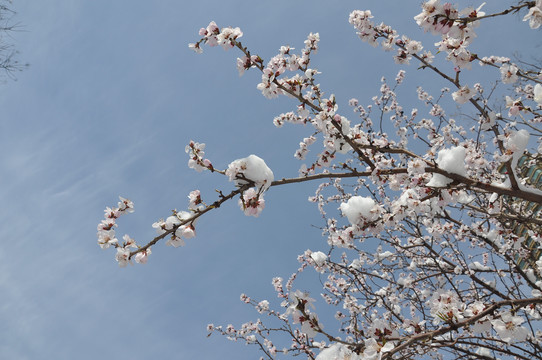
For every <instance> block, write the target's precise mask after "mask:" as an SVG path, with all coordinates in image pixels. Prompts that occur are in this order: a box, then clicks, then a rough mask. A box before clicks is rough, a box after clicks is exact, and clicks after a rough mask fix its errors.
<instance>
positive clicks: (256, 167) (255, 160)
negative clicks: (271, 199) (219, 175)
mask: <svg viewBox="0 0 542 360" xmlns="http://www.w3.org/2000/svg"><path fill="white" fill-rule="evenodd" d="M226 175H227V176H228V177H229V178H230V181H234V182H235V185H236V186H242V185H246V184H251V183H254V185H255V186H256V187H257V188H258V193H263V192H264V191H266V190H267V189H269V187H270V186H271V183H272V182H273V180H274V178H275V177H274V175H273V171H271V169H270V168H269V167H268V166H267V165H266V163H265V161H263V160H262V159H261V158H260V157H258V156H256V155H249V156H248V157H246V158H243V159H237V160H235V161H232V162H231V163H230V164H229V165H228V169H227V170H226Z"/></svg>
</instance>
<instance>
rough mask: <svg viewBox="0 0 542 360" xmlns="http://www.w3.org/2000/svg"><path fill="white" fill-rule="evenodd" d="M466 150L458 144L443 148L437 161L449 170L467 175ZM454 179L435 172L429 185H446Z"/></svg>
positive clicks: (443, 168) (439, 165)
mask: <svg viewBox="0 0 542 360" xmlns="http://www.w3.org/2000/svg"><path fill="white" fill-rule="evenodd" d="M465 156H466V150H465V148H464V147H463V146H456V147H453V148H451V149H442V150H440V151H439V152H438V157H437V160H436V163H437V165H438V167H439V168H440V169H442V170H445V171H447V172H450V173H453V174H458V175H462V176H466V175H467V171H466V169H465ZM452 181H453V180H452V179H450V178H447V177H446V176H444V175H441V174H437V173H434V174H433V177H432V178H431V180H430V181H429V182H428V183H427V186H431V187H445V186H446V185H448V184H449V183H451V182H452Z"/></svg>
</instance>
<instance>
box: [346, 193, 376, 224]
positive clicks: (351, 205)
mask: <svg viewBox="0 0 542 360" xmlns="http://www.w3.org/2000/svg"><path fill="white" fill-rule="evenodd" d="M339 208H340V209H341V211H342V213H343V215H344V216H346V217H347V218H348V221H349V222H350V224H352V225H360V226H361V225H363V224H364V223H366V222H373V221H375V220H376V219H378V217H379V216H380V213H381V211H382V210H381V208H380V206H378V205H377V204H376V202H375V201H374V200H373V199H371V198H369V197H363V196H352V197H351V198H350V199H348V201H347V202H345V203H342V204H341V206H340V207H339Z"/></svg>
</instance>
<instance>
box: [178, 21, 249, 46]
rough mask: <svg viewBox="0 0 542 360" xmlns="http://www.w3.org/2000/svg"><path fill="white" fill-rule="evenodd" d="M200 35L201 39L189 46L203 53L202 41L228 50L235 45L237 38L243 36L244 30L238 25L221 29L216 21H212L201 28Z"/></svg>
mask: <svg viewBox="0 0 542 360" xmlns="http://www.w3.org/2000/svg"><path fill="white" fill-rule="evenodd" d="M199 35H200V36H202V38H201V40H200V41H198V42H197V43H190V44H188V47H189V48H190V49H192V50H194V51H195V52H197V53H202V52H203V49H202V48H201V43H202V42H203V43H205V44H207V45H209V46H217V45H220V46H222V47H223V48H224V50H228V49H231V48H232V47H234V46H235V44H236V41H237V39H238V38H240V37H242V36H243V32H242V31H241V29H239V28H238V27H236V28H231V27H227V28H223V29H219V28H218V26H217V25H216V23H215V22H214V21H211V22H210V23H209V25H208V26H207V27H206V28H201V29H200V31H199Z"/></svg>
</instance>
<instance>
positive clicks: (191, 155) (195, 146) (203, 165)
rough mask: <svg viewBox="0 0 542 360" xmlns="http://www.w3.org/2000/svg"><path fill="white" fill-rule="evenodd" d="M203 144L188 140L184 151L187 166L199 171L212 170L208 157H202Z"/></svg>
mask: <svg viewBox="0 0 542 360" xmlns="http://www.w3.org/2000/svg"><path fill="white" fill-rule="evenodd" d="M203 150H205V144H200V143H197V142H194V141H190V143H189V144H188V145H186V147H185V149H184V151H185V152H186V153H187V154H188V167H189V168H191V169H194V170H196V171H197V172H201V171H203V170H205V169H208V170H211V171H214V168H213V164H212V163H211V161H210V160H209V159H204V158H203V156H204V155H205V152H204V151H203Z"/></svg>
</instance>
